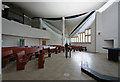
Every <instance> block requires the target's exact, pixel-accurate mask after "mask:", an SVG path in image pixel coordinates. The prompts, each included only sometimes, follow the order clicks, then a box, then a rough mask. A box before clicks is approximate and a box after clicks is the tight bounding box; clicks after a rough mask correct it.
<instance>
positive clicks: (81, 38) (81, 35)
mask: <svg viewBox="0 0 120 82" xmlns="http://www.w3.org/2000/svg"><path fill="white" fill-rule="evenodd" d="M82 41H83V39H82V33H81V42H82Z"/></svg>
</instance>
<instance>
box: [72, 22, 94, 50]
mask: <svg viewBox="0 0 120 82" xmlns="http://www.w3.org/2000/svg"><path fill="white" fill-rule="evenodd" d="M88 28H91V43H88V44H85V43H81V44H78V43H74V44H73V43H72V45H77V46H85V47H87V51H89V52H95V21H94V22H93V23H92V24H91V25H90V26H89V27H88ZM80 30H81V32H83V31H85V29H84V28H81V29H80ZM79 32H80V31H79Z"/></svg>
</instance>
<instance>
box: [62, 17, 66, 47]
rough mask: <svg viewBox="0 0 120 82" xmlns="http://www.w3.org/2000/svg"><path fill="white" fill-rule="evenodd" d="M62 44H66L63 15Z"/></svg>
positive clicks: (63, 18)
mask: <svg viewBox="0 0 120 82" xmlns="http://www.w3.org/2000/svg"><path fill="white" fill-rule="evenodd" d="M62 45H63V46H64V45H65V17H62Z"/></svg>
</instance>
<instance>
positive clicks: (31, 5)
mask: <svg viewBox="0 0 120 82" xmlns="http://www.w3.org/2000/svg"><path fill="white" fill-rule="evenodd" d="M3 1H6V0H3ZM10 1H15V0H10ZM18 1H19V2H12V3H13V4H14V5H17V6H19V7H20V8H22V9H24V10H25V13H26V14H27V15H28V16H30V17H40V18H61V17H70V16H73V15H78V14H82V13H85V12H91V11H93V10H97V9H99V8H101V7H102V6H103V5H104V4H105V3H106V2H99V1H98V0H96V2H95V1H93V2H90V1H88V2H82V1H81V2H69V1H67V2H35V1H33V2H28V1H27V2H24V0H18ZM44 1H46V0H44ZM54 1H55V0H54ZM56 1H57V0H56ZM71 1H72V0H71ZM73 1H74V0H73ZM104 1H108V0H104ZM7 2H8V1H7ZM88 14H89V13H87V14H84V15H81V16H78V17H74V18H69V19H65V20H66V21H65V33H66V34H67V35H69V34H70V33H71V32H72V31H73V30H74V29H75V28H76V27H77V26H78V25H79V24H80V23H81V22H82V21H83V20H84V19H85V17H86V16H88ZM43 21H45V22H47V23H49V24H50V25H52V26H54V27H55V28H56V29H58V30H59V31H61V32H62V20H47V19H43Z"/></svg>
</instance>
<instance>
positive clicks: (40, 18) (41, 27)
mask: <svg viewBox="0 0 120 82" xmlns="http://www.w3.org/2000/svg"><path fill="white" fill-rule="evenodd" d="M40 29H42V18H40Z"/></svg>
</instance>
